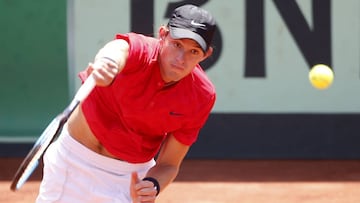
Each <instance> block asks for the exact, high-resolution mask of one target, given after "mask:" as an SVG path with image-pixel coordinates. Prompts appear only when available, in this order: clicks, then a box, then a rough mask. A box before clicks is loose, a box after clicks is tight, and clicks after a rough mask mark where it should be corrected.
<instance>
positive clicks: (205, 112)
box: [173, 94, 216, 146]
mask: <svg viewBox="0 0 360 203" xmlns="http://www.w3.org/2000/svg"><path fill="white" fill-rule="evenodd" d="M215 99H216V95H215V94H213V95H211V98H210V101H209V102H208V103H207V104H204V105H200V106H202V108H201V109H200V110H199V111H198V112H197V113H195V114H194V115H193V116H192V118H191V120H189V122H188V123H187V125H186V126H185V127H184V128H182V129H181V130H178V131H175V132H173V135H174V137H175V138H176V140H178V141H179V142H181V143H182V144H184V145H188V146H190V145H192V144H194V143H195V142H196V140H197V138H198V135H199V132H200V130H201V128H202V127H203V126H204V124H205V122H206V121H207V119H208V117H209V115H210V112H211V109H212V108H213V106H214V103H215Z"/></svg>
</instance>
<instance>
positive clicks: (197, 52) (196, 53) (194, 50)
mask: <svg viewBox="0 0 360 203" xmlns="http://www.w3.org/2000/svg"><path fill="white" fill-rule="evenodd" d="M199 53H200V51H199V50H197V49H192V50H191V54H193V55H198V54H199Z"/></svg>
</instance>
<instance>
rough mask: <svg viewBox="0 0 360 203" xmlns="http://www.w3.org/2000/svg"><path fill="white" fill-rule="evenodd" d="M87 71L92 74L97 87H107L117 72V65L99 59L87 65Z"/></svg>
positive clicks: (107, 60) (104, 59)
mask: <svg viewBox="0 0 360 203" xmlns="http://www.w3.org/2000/svg"><path fill="white" fill-rule="evenodd" d="M87 70H88V71H89V73H92V75H93V77H94V79H95V81H96V85H97V86H103V87H104V86H108V85H110V84H111V83H112V81H113V80H114V79H115V76H116V75H117V74H118V72H119V68H118V65H117V64H116V63H115V62H114V61H111V60H109V59H106V58H99V59H97V60H96V61H95V62H94V63H89V65H88V67H87Z"/></svg>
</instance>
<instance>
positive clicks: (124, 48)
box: [95, 40, 129, 70]
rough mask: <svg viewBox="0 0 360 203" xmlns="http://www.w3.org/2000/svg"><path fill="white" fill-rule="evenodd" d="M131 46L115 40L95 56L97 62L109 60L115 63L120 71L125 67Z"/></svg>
mask: <svg viewBox="0 0 360 203" xmlns="http://www.w3.org/2000/svg"><path fill="white" fill-rule="evenodd" d="M128 50H129V44H128V43H127V42H126V41H124V40H113V41H111V42H109V43H107V44H106V45H105V46H104V47H103V48H101V49H100V50H99V51H98V53H97V54H96V56H95V61H96V60H98V59H101V58H108V59H111V60H112V61H114V62H115V63H116V64H117V66H118V67H119V69H120V70H121V69H122V67H123V66H124V65H125V62H126V59H127V56H128Z"/></svg>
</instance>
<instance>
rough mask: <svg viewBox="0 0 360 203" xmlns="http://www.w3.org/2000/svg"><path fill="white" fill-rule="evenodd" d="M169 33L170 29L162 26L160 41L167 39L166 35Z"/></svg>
mask: <svg viewBox="0 0 360 203" xmlns="http://www.w3.org/2000/svg"><path fill="white" fill-rule="evenodd" d="M168 33H169V29H168V28H167V27H166V26H165V25H163V26H160V28H159V38H160V40H163V39H165V37H166V35H167V34H168Z"/></svg>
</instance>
